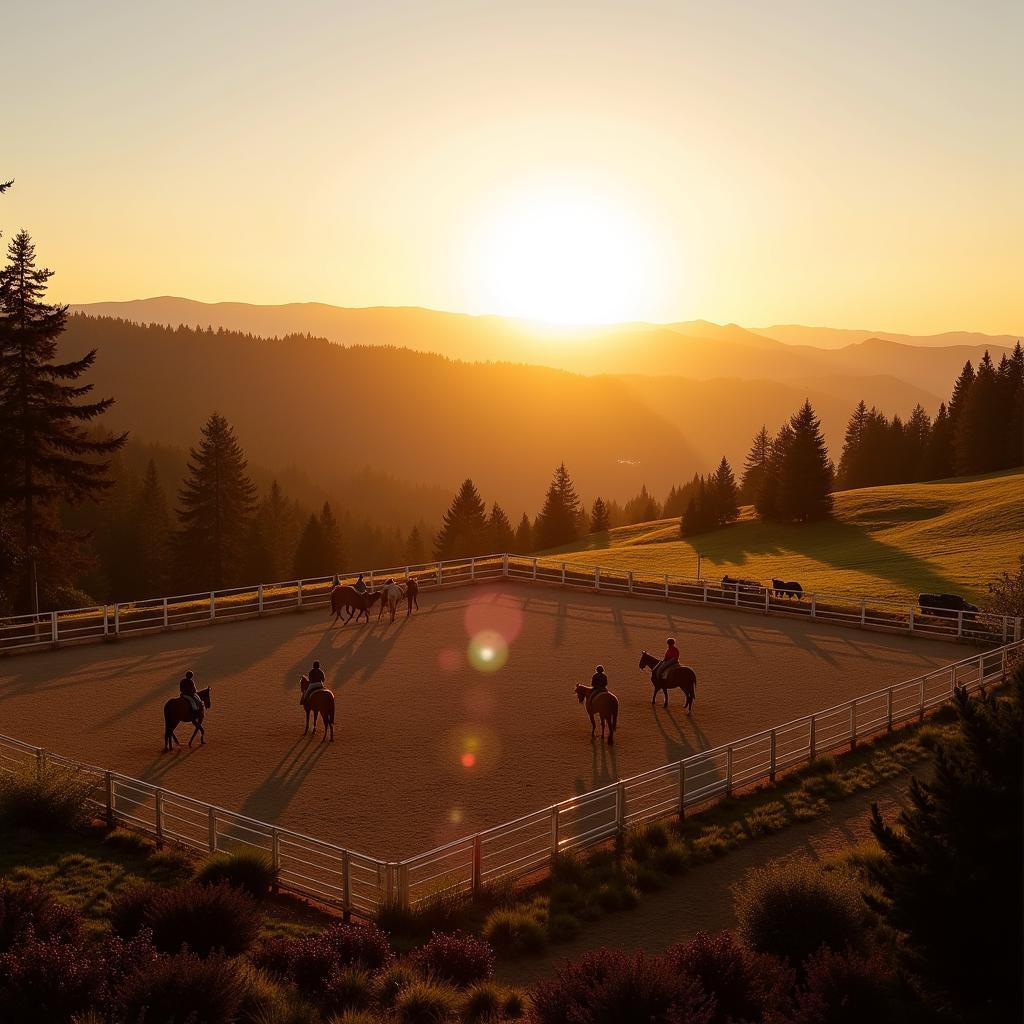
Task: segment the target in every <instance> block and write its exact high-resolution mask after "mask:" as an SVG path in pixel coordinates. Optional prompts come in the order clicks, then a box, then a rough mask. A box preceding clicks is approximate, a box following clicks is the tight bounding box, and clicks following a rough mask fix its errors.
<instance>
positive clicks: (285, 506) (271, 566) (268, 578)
mask: <svg viewBox="0 0 1024 1024" xmlns="http://www.w3.org/2000/svg"><path fill="white" fill-rule="evenodd" d="M296 518H297V517H296V511H295V508H294V507H293V506H292V504H291V503H290V502H289V501H288V500H287V499H286V498H285V496H284V492H283V491H282V490H281V485H280V484H279V483H278V482H277V481H276V480H274V481H273V482H272V483H271V485H270V490H269V491H268V492H267V494H266V497H264V498H263V499H262V501H260V503H259V507H258V508H257V509H256V514H255V515H254V516H253V517H252V523H251V527H250V534H249V537H250V539H249V544H248V548H249V550H248V552H247V556H246V573H245V575H246V579H248V580H249V581H250V582H253V583H261V582H262V583H270V582H276V581H278V580H283V579H285V578H286V577H288V576H289V575H290V574H291V571H292V568H293V565H294V559H295V548H296V544H297V540H298V533H299V527H298V523H297V521H296Z"/></svg>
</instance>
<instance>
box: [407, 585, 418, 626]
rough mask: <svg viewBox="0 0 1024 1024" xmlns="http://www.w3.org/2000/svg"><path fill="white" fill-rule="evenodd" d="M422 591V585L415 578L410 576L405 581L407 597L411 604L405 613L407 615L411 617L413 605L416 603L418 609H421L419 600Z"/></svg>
mask: <svg viewBox="0 0 1024 1024" xmlns="http://www.w3.org/2000/svg"><path fill="white" fill-rule="evenodd" d="M419 593H420V585H419V584H418V583H417V582H416V580H415V578H414V577H412V576H410V577H409V578H408V579H407V580H406V581H405V599H406V601H407V602H408V604H409V610H408V611H407V612H406V613H405V617H406V618H409V616H410V615H412V606H413V605H416V611H419V610H420V603H419V601H418V600H417V598H418V597H419Z"/></svg>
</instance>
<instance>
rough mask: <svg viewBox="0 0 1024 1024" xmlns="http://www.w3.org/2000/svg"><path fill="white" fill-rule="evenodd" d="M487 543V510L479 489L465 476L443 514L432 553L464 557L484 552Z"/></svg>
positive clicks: (438, 557)
mask: <svg viewBox="0 0 1024 1024" xmlns="http://www.w3.org/2000/svg"><path fill="white" fill-rule="evenodd" d="M485 547H487V510H486V507H485V506H484V503H483V499H482V498H481V497H480V492H479V491H477V489H476V485H475V484H474V483H473V481H472V480H471V479H469V478H468V477H467V478H466V479H465V480H464V481H463V483H462V486H461V487H460V488H459V493H458V494H456V495H455V498H454V500H453V501H452V503H451V505H450V506H449V508H448V511H447V512H445V514H444V520H443V522H442V524H441V531H440V533H438V535H437V537H436V538H435V540H434V557H435V558H437V559H439V560H444V559H447V558H468V557H470V556H471V555H482V554H484V553H485V552H484V548H485Z"/></svg>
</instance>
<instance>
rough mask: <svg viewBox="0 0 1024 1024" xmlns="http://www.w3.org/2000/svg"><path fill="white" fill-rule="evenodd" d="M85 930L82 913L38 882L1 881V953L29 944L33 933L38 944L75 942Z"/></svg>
mask: <svg viewBox="0 0 1024 1024" xmlns="http://www.w3.org/2000/svg"><path fill="white" fill-rule="evenodd" d="M81 929H82V916H81V914H79V912H78V911H77V910H75V909H73V908H72V907H68V906H65V905H64V904H63V903H58V902H57V901H56V900H55V899H54V898H53V897H52V896H51V895H50V894H49V893H48V892H47V891H46V890H45V889H43V888H41V887H40V886H38V885H36V884H35V883H34V882H23V883H22V884H20V885H11V884H9V883H8V882H0V953H6V952H8V951H9V950H11V949H15V948H17V947H18V946H20V945H22V944H23V943H25V942H26V941H28V940H29V932H31V936H32V937H33V938H34V939H35V940H36V941H38V942H62V943H75V942H78V940H79V938H80V936H81Z"/></svg>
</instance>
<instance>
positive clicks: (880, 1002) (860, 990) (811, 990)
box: [789, 949, 910, 1024]
mask: <svg viewBox="0 0 1024 1024" xmlns="http://www.w3.org/2000/svg"><path fill="white" fill-rule="evenodd" d="M805 975H806V976H805V980H804V984H803V986H802V987H801V988H800V990H799V991H798V992H797V997H796V1008H795V1010H794V1011H793V1012H792V1015H791V1016H790V1018H789V1019H790V1021H791V1022H792V1024H863V1022H864V1021H889V1020H907V1019H908V1017H910V1013H908V1008H907V1007H906V1006H901V1005H900V1003H901V1002H902V999H901V993H900V991H899V988H898V986H897V984H896V981H895V977H894V975H893V971H892V968H891V966H890V965H889V963H888V961H887V960H886V958H885V957H884V956H882V955H880V954H878V953H875V954H872V955H870V956H861V955H860V954H858V953H853V952H844V953H836V952H834V951H832V950H830V949H822V950H821V951H820V952H819V953H816V954H814V955H813V956H811V957H810V959H809V960H808V961H807V964H806V967H805Z"/></svg>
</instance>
